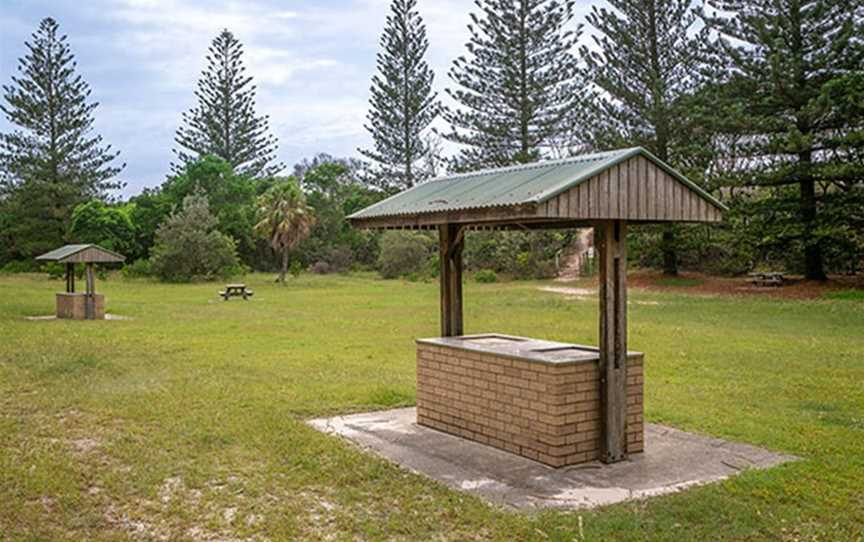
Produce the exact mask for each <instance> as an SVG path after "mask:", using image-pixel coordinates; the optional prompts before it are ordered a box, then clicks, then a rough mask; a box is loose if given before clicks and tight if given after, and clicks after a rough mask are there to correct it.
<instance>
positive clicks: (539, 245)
mask: <svg viewBox="0 0 864 542" xmlns="http://www.w3.org/2000/svg"><path fill="white" fill-rule="evenodd" d="M573 235H574V232H573V231H564V232H556V231H537V232H476V233H472V234H471V235H469V236H467V237H466V243H465V255H464V259H465V264H466V266H467V267H468V269H472V270H485V269H488V270H492V271H495V272H496V273H507V274H509V275H512V276H514V277H516V278H521V279H534V278H548V277H553V276H555V273H556V268H555V255H556V254H557V253H558V252H560V251H561V250H563V249H565V248H566V247H568V246H569V245H570V244H571V243H572V240H573Z"/></svg>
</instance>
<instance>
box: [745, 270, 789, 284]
mask: <svg viewBox="0 0 864 542" xmlns="http://www.w3.org/2000/svg"><path fill="white" fill-rule="evenodd" d="M749 276H750V280H751V281H752V282H753V284H754V285H756V286H783V283H784V282H785V281H786V277H785V276H784V275H783V273H775V272H767V273H750V275H749Z"/></svg>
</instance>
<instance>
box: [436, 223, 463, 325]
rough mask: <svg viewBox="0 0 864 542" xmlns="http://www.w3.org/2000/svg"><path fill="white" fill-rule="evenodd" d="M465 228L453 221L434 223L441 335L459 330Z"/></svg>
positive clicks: (460, 323)
mask: <svg viewBox="0 0 864 542" xmlns="http://www.w3.org/2000/svg"><path fill="white" fill-rule="evenodd" d="M464 235H465V230H464V228H463V227H460V226H458V225H457V224H443V225H441V226H439V227H438V241H439V243H438V259H439V262H440V272H439V280H440V282H441V336H442V337H453V336H456V335H462V334H463V326H462V250H463V249H464V248H465V238H464Z"/></svg>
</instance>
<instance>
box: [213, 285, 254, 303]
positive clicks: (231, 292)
mask: <svg viewBox="0 0 864 542" xmlns="http://www.w3.org/2000/svg"><path fill="white" fill-rule="evenodd" d="M254 294H255V292H253V291H252V290H250V289H249V288H247V287H246V285H245V284H226V285H225V289H224V290H223V291H221V292H219V295H220V296H222V298H223V299H224V300H225V301H228V299H229V298H232V297H242V298H243V299H249V298H250V297H252V296H253V295H254Z"/></svg>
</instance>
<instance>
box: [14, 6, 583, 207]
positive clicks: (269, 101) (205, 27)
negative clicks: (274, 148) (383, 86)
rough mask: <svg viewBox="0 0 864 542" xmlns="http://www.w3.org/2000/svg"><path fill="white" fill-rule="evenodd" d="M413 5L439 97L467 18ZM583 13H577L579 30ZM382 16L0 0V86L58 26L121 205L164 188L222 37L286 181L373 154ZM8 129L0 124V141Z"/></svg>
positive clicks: (462, 10) (455, 11)
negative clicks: (227, 36) (311, 160)
mask: <svg viewBox="0 0 864 542" xmlns="http://www.w3.org/2000/svg"><path fill="white" fill-rule="evenodd" d="M418 3H419V7H420V12H421V15H422V17H423V19H424V21H425V22H426V26H427V35H428V38H429V50H428V53H427V61H428V62H429V64H430V66H431V67H432V69H433V70H434V71H435V74H436V78H435V88H436V90H437V91H438V92H439V93H440V95H441V96H442V97H443V96H444V89H445V88H446V87H447V86H448V85H449V84H450V81H449V79H448V77H447V71H448V70H449V69H450V66H451V63H452V61H453V59H454V58H456V57H458V56H459V55H462V54H464V52H465V43H466V42H467V41H468V38H469V32H468V29H467V24H468V22H469V20H470V13H471V12H472V11H473V10H474V9H475V6H474V3H473V1H472V0H420V1H419V2H418ZM591 3H592V2H591V1H590V0H582V1H581V2H579V3H578V5H577V13H576V17H575V19H576V20H577V21H584V16H585V14H586V13H587V12H588V11H589V10H590V5H591ZM595 3H596V2H595ZM388 10H389V0H246V1H213V0H74V1H59V0H55V1H47V0H0V84H3V85H8V84H9V83H10V82H11V77H12V76H13V75H14V74H15V73H16V72H17V69H18V59H19V58H20V57H22V56H23V55H24V54H25V51H26V48H25V45H24V43H25V41H30V36H31V34H32V33H33V32H34V31H35V30H36V29H37V27H38V25H39V21H40V20H41V19H42V18H44V17H48V16H50V17H53V18H55V19H56V20H57V21H58V23H59V24H60V29H61V31H62V32H63V33H64V34H66V35H68V41H69V44H70V46H71V48H72V52H73V53H74V54H75V57H76V60H77V62H78V71H79V73H80V74H81V75H82V76H83V78H84V79H85V80H86V81H87V82H88V83H89V84H90V87H91V90H92V94H91V97H92V99H93V100H95V101H97V102H99V107H98V108H97V109H96V111H95V123H94V127H95V131H96V132H97V133H99V134H101V135H102V136H103V138H104V140H105V142H107V143H110V144H111V145H112V147H113V148H115V149H117V150H119V151H120V152H121V154H120V158H119V161H120V162H125V163H126V168H125V169H124V170H123V172H122V173H121V174H120V178H121V179H122V180H123V181H125V182H126V183H127V186H126V188H124V189H123V190H122V191H121V193H119V194H115V195H116V196H121V197H128V196H131V195H134V194H137V193H139V192H140V191H141V190H142V189H143V188H144V187H154V186H158V185H159V184H161V183H162V182H163V181H164V179H165V176H166V174H167V173H168V171H169V166H170V163H171V161H172V159H173V157H174V154H173V152H172V149H173V148H174V147H175V145H174V133H175V131H176V129H177V127H178V125H179V123H180V120H181V115H182V113H183V112H184V111H187V110H188V109H189V108H191V107H192V106H193V105H194V104H195V96H194V90H195V86H196V83H197V80H198V78H199V76H200V73H201V71H202V69H203V68H204V65H205V55H206V52H207V48H208V46H209V45H210V42H211V41H212V40H213V38H214V37H215V36H216V34H217V33H218V32H219V31H221V30H222V29H223V28H228V29H229V30H231V31H232V32H233V33H234V34H235V36H236V37H237V38H238V39H239V40H240V41H241V42H242V43H243V46H244V50H245V55H244V61H245V63H246V66H247V73H248V74H249V75H251V76H252V77H253V78H254V83H255V84H256V85H257V88H258V93H257V100H256V102H257V112H258V114H261V115H263V114H266V115H269V116H270V128H271V131H272V132H273V134H274V135H275V136H276V137H277V138H278V140H279V150H278V153H277V155H278V158H279V160H281V161H282V162H284V163H285V164H286V165H287V166H288V167H289V171H290V167H291V166H292V165H293V164H294V163H296V162H298V161H300V160H302V159H303V158H305V157H312V156H314V155H315V154H317V153H319V152H326V153H328V154H331V155H334V156H339V157H342V156H359V153H358V152H357V148H358V147H361V148H369V146H370V145H371V138H370V137H369V135H368V133H367V132H366V130H365V129H364V127H363V125H364V122H365V117H366V112H367V110H368V101H369V84H370V79H371V77H372V75H374V73H375V55H376V54H377V52H378V49H379V47H378V41H379V38H380V35H381V32H382V30H383V28H384V24H385V19H386V16H387V12H388ZM10 129H11V126H10V125H9V124H8V123H7V122H6V120H5V118H2V119H0V131H8V130H10Z"/></svg>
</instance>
